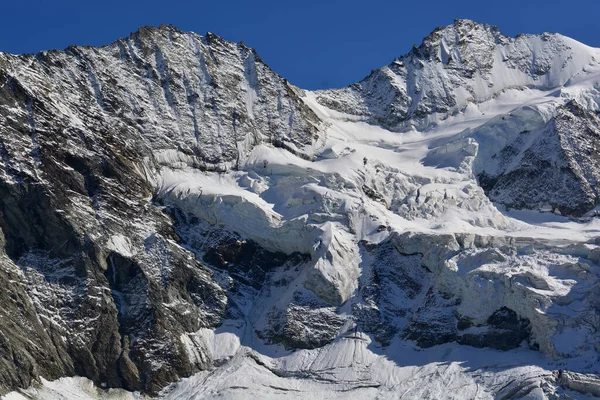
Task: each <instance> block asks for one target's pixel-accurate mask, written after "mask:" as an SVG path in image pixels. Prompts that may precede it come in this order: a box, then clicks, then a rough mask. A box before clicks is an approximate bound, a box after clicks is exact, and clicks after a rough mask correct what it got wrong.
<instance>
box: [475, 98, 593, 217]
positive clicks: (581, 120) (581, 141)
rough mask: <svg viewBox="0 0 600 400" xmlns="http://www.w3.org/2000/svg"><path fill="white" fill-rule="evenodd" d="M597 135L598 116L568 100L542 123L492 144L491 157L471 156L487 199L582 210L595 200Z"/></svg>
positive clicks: (575, 211)
mask: <svg viewBox="0 0 600 400" xmlns="http://www.w3.org/2000/svg"><path fill="white" fill-rule="evenodd" d="M508 118H511V117H508ZM505 124H506V123H505ZM500 126H502V125H500ZM485 129H486V128H485V127H484V130H485ZM500 129H502V128H500ZM513 133H516V132H514V131H513ZM474 135H475V137H477V135H478V132H475V133H474ZM599 139H600V119H598V117H597V116H596V115H595V113H592V112H589V111H587V110H586V109H584V108H583V107H582V106H581V105H579V104H578V103H577V102H576V101H574V100H572V101H570V102H568V103H567V104H565V105H564V106H560V107H558V108H557V109H556V112H555V115H554V116H553V117H552V118H551V119H550V120H549V121H548V122H546V123H545V124H543V125H542V126H541V127H539V128H532V130H528V129H524V130H523V131H521V132H519V133H518V134H516V135H514V137H513V138H512V141H510V142H508V143H506V145H505V146H504V147H501V148H495V149H493V150H492V151H494V154H493V155H491V158H493V159H495V160H494V161H493V162H487V161H484V160H477V159H476V163H477V166H476V168H477V173H478V174H479V181H480V184H481V186H482V187H483V188H484V189H485V190H486V193H487V194H488V196H489V197H490V198H491V199H492V200H494V201H497V202H498V203H501V204H504V205H506V206H508V207H511V208H528V209H532V208H533V209H543V208H549V211H552V210H554V211H556V210H558V211H559V212H560V213H561V214H563V215H574V216H581V215H583V214H585V213H586V212H588V211H590V210H591V209H592V208H594V207H595V206H596V204H597V203H598V200H599V199H598V178H599V177H600V170H599V169H598V167H597V165H598V157H599V154H600V152H599V151H598V150H599V149H598V143H599ZM482 143H485V141H482ZM486 150H487V149H485V150H483V151H486Z"/></svg>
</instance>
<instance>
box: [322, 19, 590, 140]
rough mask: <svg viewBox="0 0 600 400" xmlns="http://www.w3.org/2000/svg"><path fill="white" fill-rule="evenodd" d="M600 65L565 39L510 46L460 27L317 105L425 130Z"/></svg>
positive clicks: (493, 34) (485, 30) (476, 28)
mask: <svg viewBox="0 0 600 400" xmlns="http://www.w3.org/2000/svg"><path fill="white" fill-rule="evenodd" d="M599 62H600V50H598V49H594V48H590V47H588V46H585V45H583V44H581V43H579V42H577V41H575V40H572V39H569V38H567V37H565V36H562V35H559V34H550V33H543V34H539V35H524V34H523V35H518V36H516V37H514V38H512V37H508V36H505V35H503V34H502V33H500V31H499V30H498V29H497V28H496V27H494V26H490V25H483V24H477V23H475V22H473V21H470V20H457V21H455V22H454V24H452V25H449V26H446V27H442V28H438V29H436V30H434V31H433V32H432V33H431V34H430V35H429V36H427V37H426V38H425V39H424V40H423V42H422V44H421V45H420V46H419V47H413V49H412V50H411V51H410V52H409V53H407V54H405V55H403V56H401V57H399V58H397V59H396V60H394V61H393V62H392V63H391V64H389V65H388V66H385V67H383V68H380V69H378V70H375V71H373V72H372V73H371V74H370V75H369V76H368V77H366V78H365V79H364V80H362V81H361V82H359V83H356V84H353V85H351V86H349V87H347V88H343V89H334V90H325V91H321V92H318V96H317V99H318V102H319V103H320V104H322V105H325V106H327V107H328V108H331V109H334V110H337V111H341V112H344V113H348V114H354V115H357V116H360V117H361V118H363V119H364V120H366V121H369V122H370V123H373V124H378V125H382V126H384V127H386V128H388V129H391V130H394V131H400V132H402V131H408V130H411V129H418V130H426V129H428V128H431V127H432V126H435V125H437V124H438V123H439V122H440V121H442V120H444V119H446V118H448V117H449V116H452V115H454V114H456V113H458V112H460V111H462V110H463V109H464V108H465V107H466V106H467V105H468V104H475V105H477V104H480V103H482V102H485V101H487V100H490V99H493V98H495V97H497V96H499V95H500V94H502V93H505V92H507V91H510V90H517V91H522V90H524V89H537V90H549V89H552V88H558V87H561V86H562V85H564V84H566V83H567V82H569V80H570V79H571V78H573V77H574V76H577V75H578V74H582V73H585V68H586V67H589V66H591V65H592V66H593V65H597V64H598V63H599Z"/></svg>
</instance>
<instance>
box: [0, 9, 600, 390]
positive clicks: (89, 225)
mask: <svg viewBox="0 0 600 400" xmlns="http://www.w3.org/2000/svg"><path fill="white" fill-rule="evenodd" d="M599 88H600V50H599V49H594V48H590V47H587V46H585V45H583V44H581V43H578V42H576V41H574V40H572V39H569V38H566V37H564V36H561V35H557V34H542V35H519V36H517V37H515V38H510V37H507V36H504V35H502V34H501V33H500V32H499V31H498V29H497V28H495V27H492V26H489V25H480V24H476V23H474V22H472V21H468V20H457V21H455V23H454V24H452V25H450V26H447V27H444V28H438V29H436V30H434V31H433V32H432V33H431V34H430V35H429V36H428V37H427V38H425V39H424V41H423V43H422V44H421V45H420V46H419V47H414V48H413V49H412V50H411V51H410V52H409V53H408V54H406V55H404V56H401V57H399V58H397V59H396V60H394V61H393V62H392V63H391V64H390V65H388V66H385V67H383V68H380V69H378V70H374V71H373V72H372V73H371V74H370V75H369V76H368V77H366V78H365V79H364V80H362V81H361V82H358V83H356V84H353V85H351V86H349V87H347V88H342V89H332V90H325V91H316V92H310V91H305V90H302V89H300V88H297V87H295V86H294V85H292V84H290V83H289V82H288V81H287V80H286V79H284V78H283V77H280V76H279V75H278V74H277V73H275V72H274V71H272V70H271V69H270V68H269V67H268V66H267V65H266V64H265V63H264V62H263V61H262V60H261V59H260V57H259V56H258V55H257V53H256V51H255V50H253V49H251V48H249V47H247V46H246V45H244V44H243V43H231V42H228V41H225V40H223V39H221V38H220V37H218V36H216V35H214V34H211V33H208V34H206V35H205V36H199V35H196V34H195V33H185V32H181V31H179V30H177V29H176V28H174V27H172V26H167V25H165V26H161V27H159V28H155V27H145V28H141V29H139V30H138V31H137V32H135V33H132V34H131V35H129V36H128V37H126V38H123V39H119V40H117V41H115V42H114V43H112V44H109V45H106V46H103V47H99V48H95V47H76V46H72V47H69V48H67V49H65V50H63V51H47V52H42V53H39V54H36V55H9V54H3V53H2V54H0V157H1V160H2V162H0V231H1V234H0V287H1V288H2V290H0V393H2V394H5V393H9V392H10V391H12V390H19V391H20V392H11V393H10V394H8V395H7V396H6V399H11V400H12V399H22V398H39V399H46V398H67V399H75V398H88V399H90V398H91V399H99V398H111V397H110V396H121V397H122V398H139V396H141V395H140V394H139V393H140V392H143V393H144V394H149V395H156V396H158V397H160V398H166V399H197V398H213V397H226V398H235V397H238V398H248V397H250V396H257V397H261V398H269V397H270V398H278V397H280V396H281V395H284V394H285V395H287V396H290V397H294V396H295V397H297V398H305V397H306V396H308V395H315V394H317V396H320V397H323V398H342V397H347V396H348V393H352V395H355V396H357V397H358V398H360V397H364V398H373V397H381V398H386V397H391V398H397V397H398V396H400V395H402V396H405V397H407V398H430V399H434V398H435V399H441V398H456V397H462V398H477V399H488V398H506V399H508V398H525V397H526V396H529V397H534V396H537V397H539V398H560V396H563V395H564V396H571V397H576V396H579V395H581V393H592V394H594V395H598V396H600V389H599V388H600V379H598V377H597V375H596V374H598V373H599V372H600V370H599V369H598V365H599V363H598V357H599V349H598V346H597V345H596V344H597V343H598V340H600V336H599V335H600V334H599V332H600V314H599V313H598V310H599V309H600V292H599V291H598V287H600V286H599V282H600V249H599V248H598V243H599V241H598V237H599V236H600V230H599V228H598V221H597V218H596V217H595V215H596V214H597V205H598V203H599V202H600V199H599V197H598V196H599V192H598V181H599V179H600V170H599V169H598V168H597V161H598V157H599V151H600V149H599V147H598V140H599V139H600V137H599V136H600V120H599V117H598V112H599V110H600V89H599ZM184 378H186V379H184ZM108 389H111V390H110V391H109V390H108ZM113 389H119V391H114V390H113ZM107 396H108V397H107ZM121 397H120V398H121Z"/></svg>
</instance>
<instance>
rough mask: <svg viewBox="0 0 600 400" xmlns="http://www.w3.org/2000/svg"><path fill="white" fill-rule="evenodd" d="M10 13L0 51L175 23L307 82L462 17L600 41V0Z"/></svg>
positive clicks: (404, 45)
mask: <svg viewBox="0 0 600 400" xmlns="http://www.w3.org/2000/svg"><path fill="white" fill-rule="evenodd" d="M1 12H2V22H1V23H0V51H5V52H10V53H25V52H27V53H32V52H37V51H40V50H44V49H52V48H59V49H61V48H65V47H67V46H68V45H70V44H78V45H84V44H88V45H101V44H106V43H110V42H112V41H113V40H115V39H117V38H119V37H123V36H126V35H127V34H129V33H130V32H132V31H135V30H136V29H137V28H138V27H139V26H142V25H159V24H161V23H167V24H172V25H175V26H177V27H178V28H180V29H182V30H185V31H194V32H197V33H200V34H204V33H205V32H209V31H210V32H214V33H216V34H217V35H219V36H222V37H224V38H225V39H228V40H233V41H244V42H245V43H246V44H247V45H249V46H251V47H254V48H255V49H256V50H257V51H258V53H259V54H260V55H261V57H262V58H263V60H265V61H266V62H267V63H268V64H269V65H270V66H271V67H272V68H273V69H274V70H275V71H276V72H278V73H279V74H280V75H282V76H284V77H285V78H287V79H289V81H290V82H292V83H294V84H296V85H298V86H300V87H302V88H307V89H317V88H325V87H341V86H345V85H348V84H350V83H352V82H356V81H358V80H360V79H362V78H363V77H364V76H366V75H367V74H368V73H369V72H370V71H371V69H374V68H377V67H380V66H382V65H386V64H387V63H389V62H390V61H391V60H392V59H393V58H395V57H397V56H400V55H402V54H404V53H406V52H407V51H409V50H410V48H411V46H412V45H413V43H416V44H419V43H420V42H421V40H422V38H423V37H424V36H426V35H427V34H428V33H429V32H431V31H432V30H433V29H434V28H435V27H436V26H440V25H448V24H450V23H452V21H453V20H454V19H456V18H469V19H473V20H475V21H477V22H482V23H488V24H493V25H497V26H498V27H499V28H500V30H501V31H502V32H503V33H505V34H508V35H511V36H514V35H516V34H517V33H521V32H524V33H539V32H543V31H549V32H560V33H562V34H565V35H567V36H570V37H572V38H574V39H577V40H579V41H581V42H584V43H586V44H588V45H591V46H595V47H600V29H599V28H600V18H599V16H600V0H571V1H564V0H491V1H485V0H465V1H449V0H446V1H440V0H411V1H404V0H396V1H393V0H389V1H388V0H363V1H359V0H320V1H317V0H296V1H293V0H292V1H290V0H278V1H275V0H254V1H251V0H250V1H248V0H246V1H242V0H235V1H234V0H194V1H191V0H190V1H177V0H171V1H164V0H163V1H158V0H145V1H140V0H102V1H94V0H78V1H72V0H52V1H51V0H27V1H25V0H4V1H3V4H2V10H1Z"/></svg>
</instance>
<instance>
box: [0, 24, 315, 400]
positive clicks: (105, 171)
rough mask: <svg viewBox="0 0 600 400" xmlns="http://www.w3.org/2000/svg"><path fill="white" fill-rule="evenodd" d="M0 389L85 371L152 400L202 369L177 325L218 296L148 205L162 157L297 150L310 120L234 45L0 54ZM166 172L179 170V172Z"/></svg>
mask: <svg viewBox="0 0 600 400" xmlns="http://www.w3.org/2000/svg"><path fill="white" fill-rule="evenodd" d="M0 80H2V83H1V85H0V142H1V146H0V152H1V155H2V161H3V162H2V165H0V169H1V175H2V180H1V182H0V186H1V193H0V211H1V217H0V227H1V229H2V233H3V242H2V243H3V246H2V257H3V261H2V272H1V274H0V276H1V277H0V279H2V280H4V281H6V282H9V281H10V282H14V284H8V283H7V284H6V285H3V287H5V288H7V289H6V291H5V292H3V296H6V301H4V302H3V307H2V312H3V313H5V317H4V318H3V319H2V321H3V323H2V324H0V337H2V348H1V349H2V350H1V351H0V363H1V364H2V365H3V368H2V372H1V373H0V377H1V382H0V386H1V387H2V388H4V390H6V389H7V388H12V387H16V386H21V387H25V386H28V385H29V384H30V383H31V380H32V379H34V378H37V377H38V376H44V377H46V378H50V379H53V378H57V377H60V376H64V375H73V374H77V375H81V376H86V377H89V378H90V379H92V380H94V381H95V382H96V383H97V384H104V385H108V386H110V387H124V388H126V389H130V390H140V389H141V390H147V391H150V392H154V391H156V390H158V389H160V388H161V387H163V386H164V385H165V384H167V383H169V382H172V381H174V380H177V379H178V378H179V377H182V376H189V375H190V374H192V373H193V372H195V371H198V370H199V369H204V368H206V367H207V366H209V365H210V363H211V360H210V359H206V361H205V362H204V363H198V362H194V361H193V360H190V358H189V356H188V353H187V352H186V350H185V348H184V347H183V345H182V343H181V341H180V338H179V337H180V335H181V334H182V333H184V332H193V331H197V330H198V329H200V328H203V327H214V326H216V325H217V324H219V322H220V319H221V317H222V315H224V313H225V310H226V302H227V299H226V294H225V292H224V291H223V289H221V288H220V287H219V286H218V285H217V284H216V283H215V282H214V281H213V279H212V277H211V273H210V272H209V270H207V269H206V268H205V267H204V266H203V265H201V264H200V263H199V262H198V261H196V260H195V259H194V257H193V256H192V255H191V253H189V252H187V251H185V250H183V249H182V248H181V247H179V246H178V245H177V244H176V243H175V242H174V241H173V240H174V239H175V238H176V236H175V234H174V232H173V230H172V228H171V222H170V220H169V218H167V217H166V216H165V215H164V214H163V213H162V212H161V211H160V210H159V209H158V208H157V207H156V206H154V205H152V203H151V202H150V200H151V197H152V193H153V190H154V188H153V183H152V174H153V171H154V170H155V169H156V168H158V167H159V166H160V165H161V164H164V163H168V164H170V165H182V164H183V165H193V166H196V167H198V168H202V169H221V170H227V169H231V168H236V166H237V165H238V163H239V162H240V160H243V158H244V157H245V156H246V153H247V151H249V150H250V149H251V148H252V147H253V146H254V145H256V144H258V143H260V142H268V143H271V144H273V145H275V146H281V147H284V148H287V149H289V150H290V151H292V152H294V153H297V154H300V155H303V156H305V157H307V158H309V157H310V151H309V150H306V149H307V146H308V148H310V145H311V144H312V143H314V142H315V141H316V140H317V135H316V133H317V125H318V123H319V121H318V119H317V118H316V117H315V116H314V114H313V113H312V111H310V110H309V109H308V108H307V107H306V106H305V105H304V104H303V103H302V102H301V100H300V99H299V96H300V94H301V92H300V91H298V90H297V89H295V88H294V87H292V86H291V85H289V84H288V83H287V82H286V81H285V80H283V79H282V78H280V77H278V76H277V75H276V74H274V73H273V72H272V71H271V70H270V69H269V68H268V67H267V66H266V65H265V64H264V63H263V62H262V61H261V60H260V58H258V56H257V55H256V54H255V52H254V51H253V50H252V49H249V48H247V47H245V46H244V45H243V44H233V43H229V42H226V41H223V40H222V39H220V38H218V37H216V36H214V35H211V34H209V35H207V36H206V37H200V36H198V35H195V34H185V33H182V32H180V31H177V30H176V29H174V28H171V27H162V28H160V29H155V28H143V29H141V30H140V31H138V32H136V33H135V34H132V35H131V36H129V37H128V38H126V39H122V40H119V41H117V42H115V43H113V44H111V45H109V46H105V47H102V48H80V47H70V48H69V49H67V50H65V51H50V52H44V53H40V54H37V55H35V56H34V55H26V56H11V55H7V54H2V55H0ZM178 163H179V164H178Z"/></svg>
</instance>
